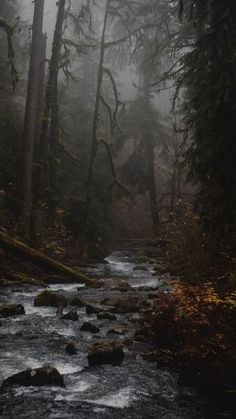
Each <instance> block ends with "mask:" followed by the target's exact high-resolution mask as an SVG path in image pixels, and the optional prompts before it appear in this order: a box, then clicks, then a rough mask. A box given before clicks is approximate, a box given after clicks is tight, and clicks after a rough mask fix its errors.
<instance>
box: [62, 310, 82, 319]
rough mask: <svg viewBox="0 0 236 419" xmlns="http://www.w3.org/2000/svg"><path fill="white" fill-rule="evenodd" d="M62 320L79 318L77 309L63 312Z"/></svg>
mask: <svg viewBox="0 0 236 419" xmlns="http://www.w3.org/2000/svg"><path fill="white" fill-rule="evenodd" d="M61 319H62V320H72V321H73V322H76V321H77V320H79V317H78V313H77V311H76V310H75V309H73V310H70V311H68V313H65V314H63V316H61Z"/></svg>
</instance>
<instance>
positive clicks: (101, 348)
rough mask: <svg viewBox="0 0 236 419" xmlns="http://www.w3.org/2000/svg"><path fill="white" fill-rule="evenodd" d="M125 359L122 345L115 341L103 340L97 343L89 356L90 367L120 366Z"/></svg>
mask: <svg viewBox="0 0 236 419" xmlns="http://www.w3.org/2000/svg"><path fill="white" fill-rule="evenodd" d="M124 357H125V354H124V350H123V347H122V345H121V344H120V343H119V342H117V341H115V340H101V341H99V342H96V343H95V344H94V345H93V346H92V348H91V350H90V352H89V354H88V363H89V366H94V365H103V364H111V365H120V364H121V363H122V361H123V359H124Z"/></svg>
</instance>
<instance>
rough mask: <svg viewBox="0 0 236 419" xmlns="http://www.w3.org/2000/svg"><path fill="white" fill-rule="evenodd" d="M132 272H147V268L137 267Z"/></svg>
mask: <svg viewBox="0 0 236 419" xmlns="http://www.w3.org/2000/svg"><path fill="white" fill-rule="evenodd" d="M133 271H148V268H147V267H146V266H142V265H138V266H135V267H134V269H133Z"/></svg>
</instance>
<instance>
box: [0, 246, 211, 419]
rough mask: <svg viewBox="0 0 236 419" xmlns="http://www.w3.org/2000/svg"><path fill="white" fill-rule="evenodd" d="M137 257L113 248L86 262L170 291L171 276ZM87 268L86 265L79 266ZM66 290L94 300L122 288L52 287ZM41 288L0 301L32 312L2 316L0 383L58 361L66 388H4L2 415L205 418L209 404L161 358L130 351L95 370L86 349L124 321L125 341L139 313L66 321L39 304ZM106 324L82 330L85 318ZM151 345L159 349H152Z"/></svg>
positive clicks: (97, 271)
mask: <svg viewBox="0 0 236 419" xmlns="http://www.w3.org/2000/svg"><path fill="white" fill-rule="evenodd" d="M134 267H135V261H134V259H133V256H132V253H130V252H124V251H121V252H114V253H113V254H112V255H111V256H110V257H109V258H107V263H106V264H96V265H95V264H94V265H90V266H87V267H83V269H84V271H85V272H87V273H90V274H93V275H101V276H116V277H120V278H122V279H125V280H126V281H127V282H128V283H129V284H130V285H131V286H132V287H134V288H137V287H140V286H143V285H146V286H149V287H152V286H153V287H156V286H157V285H158V284H159V286H160V287H161V288H162V289H163V290H164V291H165V292H169V291H170V286H169V285H168V280H167V278H166V277H162V278H157V277H154V276H153V275H152V274H153V271H152V267H151V265H148V264H146V265H145V264H143V268H144V269H146V270H144V271H134V270H133V268H134ZM80 269H81V268H80ZM51 288H52V289H53V290H63V292H64V293H65V294H66V295H69V296H75V295H79V296H81V297H82V298H85V299H87V300H88V301H90V302H91V303H99V302H100V301H101V300H102V299H103V298H104V297H105V296H109V295H114V294H115V293H117V294H119V292H118V291H109V290H105V289H87V288H86V287H82V286H81V287H80V288H79V289H78V285H76V284H70V285H64V284H57V285H52V286H51ZM38 292H39V290H38V289H33V290H32V288H31V289H28V290H24V291H22V290H17V289H15V290H11V291H5V292H3V293H2V294H1V295H0V302H6V303H9V302H12V303H21V304H23V305H24V307H25V311H26V315H25V316H19V317H12V318H7V319H3V320H2V326H1V327H0V384H1V383H2V381H3V380H4V379H5V378H7V377H9V376H10V375H12V374H14V373H17V372H20V371H22V370H24V369H26V368H34V367H39V366H43V365H46V364H47V365H52V366H54V367H56V368H57V369H58V371H59V372H60V373H61V374H62V375H63V377H64V381H65V384H66V388H65V389H61V388H56V387H55V388H54V387H15V388H12V389H9V390H4V392H3V391H1V392H0V417H1V418H6V419H10V418H14V419H20V418H22V419H23V418H24V419H26V418H34V419H37V418H49V419H63V418H71V419H72V418H79V419H83V418H145V419H146V418H147V419H148V418H167V419H172V418H173V419H174V418H175V419H184V418H186V419H194V418H205V417H207V416H206V413H204V412H206V401H204V400H202V399H201V398H200V397H199V395H198V394H197V393H196V392H195V391H194V390H193V389H189V388H184V387H181V386H180V385H179V384H178V377H177V375H176V374H174V373H171V372H170V371H168V370H164V369H157V368H156V366H155V364H154V363H148V362H146V361H144V360H142V358H141V356H140V355H138V354H137V351H135V350H128V349H125V359H124V362H123V363H122V365H121V366H109V365H103V366H97V367H90V368H89V367H88V363H87V353H88V350H89V347H90V346H91V345H92V343H93V342H95V341H96V340H98V339H99V338H105V337H106V335H107V332H108V330H110V329H111V328H114V327H118V326H120V325H122V327H124V328H125V330H126V333H125V335H124V336H118V337H115V338H116V339H120V340H121V341H122V340H124V339H127V338H128V337H129V336H131V335H132V334H133V333H134V331H135V327H136V326H135V322H134V321H133V320H134V318H135V317H137V314H133V315H130V314H129V315H126V314H124V315H121V314H120V315H117V317H118V319H117V320H116V321H108V320H100V321H99V320H97V316H96V315H91V316H88V315H86V313H85V309H84V308H80V309H78V315H79V321H77V322H72V321H68V320H62V319H60V318H58V317H57V316H56V313H55V308H51V307H48V308H43V307H34V306H33V299H34V297H35V295H37V294H38ZM88 320H89V321H92V322H93V323H94V324H96V325H97V326H98V327H99V328H100V333H99V335H92V334H90V333H85V332H81V331H80V327H81V324H82V323H83V322H84V321H88ZM71 340H73V341H74V342H75V343H76V345H77V348H78V353H77V354H76V355H73V356H71V355H68V354H67V353H66V351H65V347H66V345H67V343H68V342H69V341H71ZM148 349H150V350H151V349H152V348H151V347H150V348H148Z"/></svg>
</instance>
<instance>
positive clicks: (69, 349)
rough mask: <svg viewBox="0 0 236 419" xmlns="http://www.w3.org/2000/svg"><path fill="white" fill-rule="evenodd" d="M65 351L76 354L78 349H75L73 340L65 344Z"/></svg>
mask: <svg viewBox="0 0 236 419" xmlns="http://www.w3.org/2000/svg"><path fill="white" fill-rule="evenodd" d="M66 352H67V353H68V354H69V355H75V354H77V352H78V350H77V347H76V344H75V343H74V342H69V343H68V345H67V346H66Z"/></svg>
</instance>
